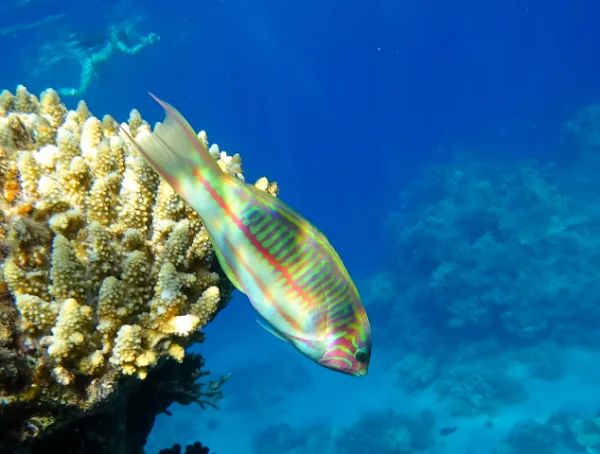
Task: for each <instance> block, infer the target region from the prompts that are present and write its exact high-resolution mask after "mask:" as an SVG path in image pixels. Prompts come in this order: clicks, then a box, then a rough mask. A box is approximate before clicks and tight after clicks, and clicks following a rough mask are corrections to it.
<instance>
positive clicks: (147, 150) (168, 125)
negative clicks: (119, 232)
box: [124, 93, 222, 192]
mask: <svg viewBox="0 0 600 454" xmlns="http://www.w3.org/2000/svg"><path fill="white" fill-rule="evenodd" d="M150 96H152V98H154V100H155V101H156V102H158V103H159V104H160V105H161V106H162V108H163V109H165V120H164V121H163V122H162V123H161V124H159V125H157V126H156V128H155V129H154V132H152V133H151V134H148V133H142V134H139V135H138V136H137V137H136V138H135V139H133V138H132V137H131V136H129V137H130V139H131V141H132V142H133V144H134V145H135V146H136V148H137V149H138V150H139V152H140V153H141V154H142V155H144V156H145V157H146V159H147V160H148V162H149V164H150V165H151V166H152V167H153V168H154V170H155V171H156V172H157V173H158V174H159V175H160V176H161V177H163V178H164V179H165V180H166V181H167V182H168V183H169V184H170V185H171V186H173V188H174V189H175V190H176V191H178V192H179V189H180V186H181V183H183V182H184V181H185V180H187V179H189V178H190V177H191V178H201V177H202V176H204V177H206V176H208V175H210V174H213V175H214V173H213V172H217V173H218V174H220V173H222V170H221V168H220V167H219V165H218V164H217V162H216V161H215V159H214V158H213V157H212V156H211V154H210V153H209V152H208V149H207V148H206V145H205V144H204V143H203V142H202V141H201V140H200V139H199V138H198V136H197V135H196V133H195V132H194V130H193V128H192V127H191V126H190V124H189V123H188V122H187V121H186V119H185V118H184V117H183V115H181V114H180V113H179V112H178V111H177V109H175V108H174V107H173V106H171V105H170V104H168V103H166V102H164V101H161V100H160V99H158V98H157V97H156V96H154V95H153V94H152V93H150ZM124 132H125V133H126V134H128V133H127V131H124ZM128 135H129V134H128Z"/></svg>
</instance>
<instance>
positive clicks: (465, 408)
mask: <svg viewBox="0 0 600 454" xmlns="http://www.w3.org/2000/svg"><path fill="white" fill-rule="evenodd" d="M435 391H436V393H437V394H438V396H439V399H440V400H444V399H449V409H450V411H451V413H452V414H454V415H457V416H467V417H474V416H479V415H481V414H488V415H495V414H497V413H498V412H499V411H500V409H501V408H502V407H504V406H506V405H514V404H516V403H519V402H522V401H523V400H524V399H525V398H526V397H527V393H526V390H525V387H524V386H523V385H522V384H521V383H520V382H519V381H518V380H516V379H515V378H513V377H511V376H510V375H508V374H507V373H506V371H504V370H502V366H501V363H500V364H498V365H495V364H488V365H487V366H486V365H483V364H476V363H475V364H462V365H457V366H453V367H451V368H450V369H448V370H447V371H446V372H445V374H444V375H443V376H442V377H441V378H440V380H438V381H437V382H436V384H435Z"/></svg>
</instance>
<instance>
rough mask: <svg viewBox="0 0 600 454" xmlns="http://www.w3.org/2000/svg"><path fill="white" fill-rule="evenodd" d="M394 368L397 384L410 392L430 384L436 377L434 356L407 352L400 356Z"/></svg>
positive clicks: (436, 366)
mask: <svg viewBox="0 0 600 454" xmlns="http://www.w3.org/2000/svg"><path fill="white" fill-rule="evenodd" d="M396 368H397V370H398V382H399V384H400V385H401V386H402V387H403V388H405V389H406V390H407V391H409V392H412V391H417V390H419V389H422V388H426V387H427V386H428V385H430V384H431V382H432V381H433V380H434V379H435V378H436V375H437V368H438V365H437V361H436V359H435V358H432V357H424V356H421V355H419V354H416V353H409V354H408V355H406V356H404V357H403V358H402V360H401V361H400V362H399V363H398V364H397V366H396Z"/></svg>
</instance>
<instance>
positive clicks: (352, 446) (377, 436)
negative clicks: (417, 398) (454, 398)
mask: <svg viewBox="0 0 600 454" xmlns="http://www.w3.org/2000/svg"><path fill="white" fill-rule="evenodd" d="M434 423H435V418H434V416H433V414H432V413H431V412H429V411H422V412H421V413H420V414H419V415H418V416H417V417H409V416H406V415H403V414H400V413H396V412H394V411H392V410H386V411H376V412H371V413H367V414H366V415H364V416H363V417H362V418H360V419H359V420H358V422H357V423H356V424H354V425H352V426H351V427H349V428H347V429H346V430H344V431H343V432H341V433H339V434H338V436H339V439H338V441H337V443H336V446H337V451H336V452H337V453H339V454H362V453H365V452H376V453H377V454H401V453H406V454H409V453H415V452H419V451H424V450H426V449H429V448H431V447H432V446H434V444H435V440H434V438H433V432H432V428H433V425H434Z"/></svg>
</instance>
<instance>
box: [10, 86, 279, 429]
mask: <svg viewBox="0 0 600 454" xmlns="http://www.w3.org/2000/svg"><path fill="white" fill-rule="evenodd" d="M123 127H124V128H127V129H128V130H129V132H130V133H131V134H132V135H133V136H135V135H137V134H139V133H140V132H142V131H149V130H150V126H149V125H148V123H146V122H145V121H144V120H143V119H142V118H141V116H140V114H139V112H137V111H135V110H134V111H132V112H131V115H130V118H129V121H128V123H127V124H123ZM199 137H200V138H201V139H202V140H204V141H206V142H207V141H208V140H207V137H206V134H205V133H204V132H201V133H200V134H199ZM211 152H212V153H213V155H214V156H215V158H216V159H217V160H218V162H219V165H221V167H222V168H223V169H224V170H226V171H228V172H229V173H231V174H233V175H237V176H238V177H240V178H243V173H242V169H241V160H240V157H239V155H234V156H232V157H230V156H227V154H226V153H225V152H221V151H220V150H219V149H218V147H217V146H216V145H212V146H211ZM257 186H259V187H261V188H263V189H265V190H268V191H269V192H270V193H272V194H276V193H277V185H276V184H274V183H269V182H268V181H267V180H266V179H261V180H259V182H258V183H257ZM0 251H1V255H0V260H1V262H0V267H1V268H0V271H1V272H0V291H1V293H0V294H1V299H0V309H2V312H1V313H0V372H1V373H0V377H2V385H3V386H2V388H1V392H2V395H1V398H2V403H3V405H5V406H6V405H8V410H7V411H8V413H10V406H11V405H20V404H23V403H24V402H38V403H39V402H48V403H51V402H60V403H61V404H63V405H67V406H73V407H75V408H79V409H87V408H90V407H91V406H92V405H94V404H96V403H98V402H99V401H101V400H102V399H103V398H105V397H106V396H107V395H109V394H111V392H112V390H113V389H114V388H115V387H116V386H117V382H118V380H119V379H120V377H121V376H122V375H126V376H127V375H134V376H137V377H139V378H144V377H146V375H147V374H148V371H149V370H150V369H151V368H152V367H153V366H155V365H157V364H158V363H159V361H160V359H161V358H169V357H170V358H173V359H175V360H177V361H182V360H183V358H184V355H185V347H186V346H187V345H190V344H191V343H192V342H194V341H198V340H201V334H200V333H199V329H200V328H202V327H203V326H204V325H206V324H207V323H208V322H210V320H211V319H212V318H213V317H214V316H215V314H216V313H217V312H218V311H219V310H220V309H221V308H222V307H224V305H225V304H226V303H227V301H228V299H229V296H230V293H231V291H232V286H231V284H230V283H229V282H228V281H227V280H226V279H225V278H224V277H223V276H222V273H221V271H220V269H219V267H218V264H217V262H216V260H213V251H212V248H211V245H210V242H209V239H208V235H207V233H206V231H205V230H204V228H203V226H202V223H201V221H200V219H199V217H198V216H197V214H196V213H195V212H194V211H193V210H191V209H190V208H189V207H188V206H187V205H186V204H185V203H184V202H183V201H182V200H181V199H180V198H179V196H178V195H177V194H175V193H174V192H173V190H172V189H171V188H170V186H169V185H168V184H166V183H164V182H162V181H161V180H160V179H159V178H158V176H157V175H156V174H155V173H154V171H153V170H152V169H151V168H150V167H149V166H148V164H146V162H145V160H144V159H143V158H142V157H141V156H139V155H138V154H137V152H135V151H133V150H132V148H131V147H130V145H129V144H128V143H127V141H126V140H124V135H123V134H122V132H121V131H120V129H119V124H118V123H117V122H116V121H115V120H114V119H113V118H112V117H110V116H108V115H106V116H105V117H104V118H103V119H102V120H100V119H98V118H96V117H94V116H92V115H91V113H90V112H89V110H88V108H87V106H86V104H85V103H84V102H83V101H82V102H80V103H79V105H78V107H77V110H74V111H68V110H67V109H66V107H65V106H64V105H63V104H62V103H61V101H60V99H59V97H58V95H57V93H56V92H55V91H53V90H46V91H45V92H43V93H42V95H41V97H40V100H39V101H38V99H37V97H35V96H34V95H31V94H30V93H28V92H27V90H26V89H25V87H23V86H19V87H18V89H17V91H16V94H14V95H13V94H11V93H10V92H8V91H4V92H2V94H0ZM52 417H54V416H52ZM23 424H24V425H27V424H28V423H27V421H23ZM20 436H25V435H24V434H21V435H20Z"/></svg>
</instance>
